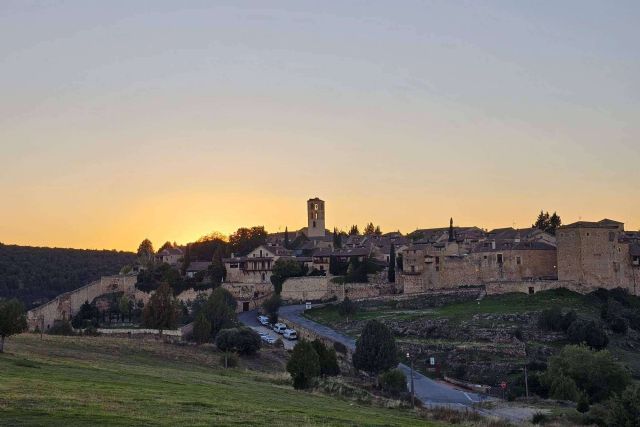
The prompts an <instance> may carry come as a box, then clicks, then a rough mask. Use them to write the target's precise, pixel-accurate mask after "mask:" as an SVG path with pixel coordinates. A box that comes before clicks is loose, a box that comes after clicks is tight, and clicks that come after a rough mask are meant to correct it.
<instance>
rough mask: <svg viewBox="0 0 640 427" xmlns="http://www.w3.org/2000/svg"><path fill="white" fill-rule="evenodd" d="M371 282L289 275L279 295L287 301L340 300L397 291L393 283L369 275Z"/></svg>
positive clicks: (378, 295)
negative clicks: (334, 281)
mask: <svg viewBox="0 0 640 427" xmlns="http://www.w3.org/2000/svg"><path fill="white" fill-rule="evenodd" d="M371 280H372V283H344V284H343V283H333V282H332V281H331V277H325V276H315V277H311V276H307V277H291V278H289V279H287V280H286V281H285V282H284V283H283V285H282V292H281V293H280V296H281V297H282V299H283V300H285V301H287V302H292V303H293V302H305V301H328V300H331V299H336V300H338V301H342V300H343V299H345V297H349V299H352V300H360V299H368V298H376V297H380V296H384V295H392V294H394V293H396V292H397V287H396V285H395V284H394V283H383V282H382V281H379V280H376V277H371Z"/></svg>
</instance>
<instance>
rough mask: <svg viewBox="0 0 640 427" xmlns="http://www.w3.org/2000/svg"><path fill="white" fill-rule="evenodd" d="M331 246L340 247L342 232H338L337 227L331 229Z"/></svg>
mask: <svg viewBox="0 0 640 427" xmlns="http://www.w3.org/2000/svg"><path fill="white" fill-rule="evenodd" d="M333 247H334V248H336V249H340V248H341V247H342V234H341V233H339V232H338V229H337V228H335V227H334V229H333Z"/></svg>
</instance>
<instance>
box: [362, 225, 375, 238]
mask: <svg viewBox="0 0 640 427" xmlns="http://www.w3.org/2000/svg"><path fill="white" fill-rule="evenodd" d="M375 232H376V228H375V226H374V225H373V223H372V222H370V223H368V224H367V225H366V226H365V227H364V233H363V234H364V235H365V236H371V235H373V234H374V233H375Z"/></svg>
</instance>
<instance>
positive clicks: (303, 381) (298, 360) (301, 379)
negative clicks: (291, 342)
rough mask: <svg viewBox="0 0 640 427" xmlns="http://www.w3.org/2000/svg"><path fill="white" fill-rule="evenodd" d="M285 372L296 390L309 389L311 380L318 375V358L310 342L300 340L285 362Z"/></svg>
mask: <svg viewBox="0 0 640 427" xmlns="http://www.w3.org/2000/svg"><path fill="white" fill-rule="evenodd" d="M287 372H289V374H291V378H293V387H294V388H295V389H298V390H299V389H305V388H309V387H310V386H311V382H312V381H313V378H315V377H317V376H318V375H320V357H319V356H318V353H316V350H315V349H314V348H313V345H312V344H311V343H310V342H308V341H305V340H301V341H299V342H298V344H296V346H295V347H294V348H293V352H292V353H291V358H290V359H289V362H287Z"/></svg>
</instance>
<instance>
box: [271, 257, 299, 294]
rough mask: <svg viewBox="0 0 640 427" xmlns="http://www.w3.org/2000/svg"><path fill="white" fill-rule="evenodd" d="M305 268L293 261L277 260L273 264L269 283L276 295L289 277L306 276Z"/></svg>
mask: <svg viewBox="0 0 640 427" xmlns="http://www.w3.org/2000/svg"><path fill="white" fill-rule="evenodd" d="M306 274H307V272H306V270H305V268H304V267H303V266H302V264H300V263H299V262H298V261H296V260H294V259H282V258H280V259H278V260H277V261H276V262H275V263H274V264H273V269H272V271H271V283H272V284H273V287H274V290H275V292H276V293H277V294H279V293H280V291H281V290H282V284H283V283H284V282H285V280H287V279H288V278H289V277H300V276H304V275H306Z"/></svg>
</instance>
